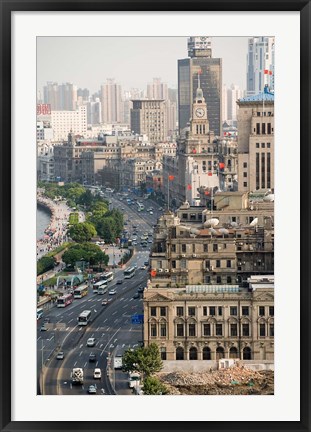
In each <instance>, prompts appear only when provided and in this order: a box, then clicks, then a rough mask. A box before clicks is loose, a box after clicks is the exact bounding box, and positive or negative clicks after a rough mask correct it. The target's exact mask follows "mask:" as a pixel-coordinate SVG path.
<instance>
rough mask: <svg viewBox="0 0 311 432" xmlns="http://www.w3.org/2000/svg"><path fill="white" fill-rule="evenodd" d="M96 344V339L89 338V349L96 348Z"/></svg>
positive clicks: (87, 343)
mask: <svg viewBox="0 0 311 432" xmlns="http://www.w3.org/2000/svg"><path fill="white" fill-rule="evenodd" d="M95 343H96V339H95V338H94V337H91V338H88V340H87V342H86V345H87V346H88V347H93V346H95Z"/></svg>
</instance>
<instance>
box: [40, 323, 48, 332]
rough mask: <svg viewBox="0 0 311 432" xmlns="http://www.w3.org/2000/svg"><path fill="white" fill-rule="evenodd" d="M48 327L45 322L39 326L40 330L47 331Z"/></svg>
mask: <svg viewBox="0 0 311 432" xmlns="http://www.w3.org/2000/svg"><path fill="white" fill-rule="evenodd" d="M47 330H48V328H47V326H46V325H45V324H42V326H41V327H40V331H47Z"/></svg>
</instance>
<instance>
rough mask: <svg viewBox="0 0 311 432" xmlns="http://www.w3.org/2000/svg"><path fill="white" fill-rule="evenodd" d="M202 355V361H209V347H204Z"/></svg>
mask: <svg viewBox="0 0 311 432" xmlns="http://www.w3.org/2000/svg"><path fill="white" fill-rule="evenodd" d="M202 354H203V360H211V350H210V348H209V347H204V348H203V351H202Z"/></svg>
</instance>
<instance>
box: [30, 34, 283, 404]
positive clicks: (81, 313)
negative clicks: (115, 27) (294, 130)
mask: <svg viewBox="0 0 311 432" xmlns="http://www.w3.org/2000/svg"><path fill="white" fill-rule="evenodd" d="M274 58H275V38H274V37H273V36H253V35H249V36H248V37H245V36H244V37H219V36H218V37H213V35H189V36H188V37H177V36H176V37H162V36H161V37H158V36H157V37H125V36H122V37H37V94H36V101H37V105H36V108H37V115H36V150H37V225H36V226H37V280H36V288H37V289H36V314H37V335H36V337H37V394H38V395H42V396H45V395H84V396H86V395H93V396H94V395H98V396H108V395H128V396H137V395H139V396H144V395H158V396H159V395H161V396H162V395H176V396H178V395H188V396H189V395H195V396H199V395H223V396H224V395H227V396H233V395H266V396H268V395H273V394H274V163H275V162H274V86H275V71H274V64H275V62H274Z"/></svg>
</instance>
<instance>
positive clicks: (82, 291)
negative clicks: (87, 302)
mask: <svg viewBox="0 0 311 432" xmlns="http://www.w3.org/2000/svg"><path fill="white" fill-rule="evenodd" d="M87 293H88V289H87V285H85V286H83V287H78V288H75V289H74V291H73V298H75V299H79V298H82V297H84V296H86V295H87Z"/></svg>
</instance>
